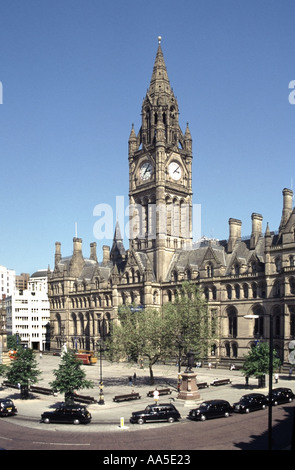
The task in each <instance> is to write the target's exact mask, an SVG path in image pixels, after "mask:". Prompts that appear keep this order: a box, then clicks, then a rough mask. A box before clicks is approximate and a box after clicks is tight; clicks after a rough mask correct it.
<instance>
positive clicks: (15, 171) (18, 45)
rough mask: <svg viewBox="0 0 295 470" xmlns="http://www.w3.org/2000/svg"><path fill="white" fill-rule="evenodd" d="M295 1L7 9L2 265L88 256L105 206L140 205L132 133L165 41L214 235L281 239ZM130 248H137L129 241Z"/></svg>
mask: <svg viewBox="0 0 295 470" xmlns="http://www.w3.org/2000/svg"><path fill="white" fill-rule="evenodd" d="M294 17H295V2H294V1H293V0H281V1H279V0H276V1H274V0H246V1H242V0H182V1H181V2H180V1H176V0H149V2H146V1H143V0H124V1H123V0H106V1H103V0H1V4H0V82H1V84H2V104H0V159H1V184H0V196H1V199H0V200H1V220H0V227H1V229H0V264H1V265H4V266H7V267H9V268H11V269H15V270H16V272H17V274H19V273H21V272H29V273H33V272H34V271H36V270H37V269H42V268H44V267H45V268H47V266H48V265H50V267H51V268H53V266H54V251H55V242H56V241H59V242H61V249H62V255H63V256H68V255H70V254H71V253H72V245H73V242H72V241H73V237H74V236H75V223H77V228H78V232H77V233H78V236H79V237H81V238H82V239H83V254H84V256H86V257H87V256H88V255H89V244H90V243H91V242H92V241H96V242H97V244H98V250H97V252H98V257H99V259H101V257H102V250H101V246H102V245H103V244H108V245H110V244H111V242H112V240H108V239H107V240H102V241H101V240H96V239H95V236H94V233H93V228H94V224H95V222H96V220H97V217H95V216H94V215H93V210H94V207H95V206H96V205H97V204H101V203H104V204H109V205H110V206H112V207H113V208H114V209H115V202H116V196H124V197H125V202H126V205H127V203H128V137H129V134H130V130H131V125H132V123H134V126H135V130H136V132H138V130H139V128H140V124H141V115H140V113H141V104H142V99H143V98H144V96H145V93H146V90H147V88H148V86H149V82H150V78H151V74H152V68H153V64H154V60H155V55H156V51H157V37H158V35H161V36H162V50H163V53H164V57H165V62H166V66H167V70H168V75H169V79H170V83H171V86H172V87H173V89H174V93H175V95H176V96H177V99H178V104H179V108H180V124H181V127H182V129H183V130H185V126H186V122H189V126H190V131H191V134H192V138H193V155H194V160H193V191H194V196H193V202H194V203H195V204H201V208H202V229H201V230H202V234H203V235H206V236H209V237H216V238H220V239H224V238H227V237H228V219H229V218H230V217H234V218H238V219H241V220H242V235H249V234H250V232H251V214H252V212H258V213H261V214H262V215H263V230H265V227H266V223H267V222H269V225H270V229H271V230H276V229H277V228H278V226H279V223H280V217H281V212H282V190H283V188H285V187H291V185H292V184H293V183H292V181H293V179H294V181H295V171H294V156H295V139H294V123H295V105H292V104H290V102H289V100H288V96H289V93H290V91H291V90H290V89H289V88H288V85H289V82H290V81H291V80H295V67H294V62H295V61H294V43H295V41H294V40H295V28H294ZM126 247H128V243H126Z"/></svg>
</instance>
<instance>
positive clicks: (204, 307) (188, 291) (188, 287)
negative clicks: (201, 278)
mask: <svg viewBox="0 0 295 470" xmlns="http://www.w3.org/2000/svg"><path fill="white" fill-rule="evenodd" d="M163 311H164V315H165V318H166V323H167V325H168V326H169V338H170V341H169V347H170V356H173V357H177V358H178V360H179V361H180V360H181V358H183V357H184V356H186V355H187V354H188V352H190V351H191V352H192V353H193V354H194V356H195V360H198V359H203V358H205V357H207V355H208V351H209V348H210V346H211V344H212V343H213V341H214V339H215V338H216V333H217V330H218V329H217V318H216V317H212V318H211V317H209V314H208V304H207V300H206V299H205V297H204V295H203V291H202V290H201V289H200V288H199V287H198V286H196V285H195V284H193V283H192V282H184V283H183V284H182V285H181V287H180V288H179V289H177V292H176V296H175V300H174V302H172V303H171V302H170V303H167V304H165V305H164V307H163Z"/></svg>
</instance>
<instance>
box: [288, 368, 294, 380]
mask: <svg viewBox="0 0 295 470" xmlns="http://www.w3.org/2000/svg"><path fill="white" fill-rule="evenodd" d="M292 372H293V369H292V367H290V369H289V379H291V375H292Z"/></svg>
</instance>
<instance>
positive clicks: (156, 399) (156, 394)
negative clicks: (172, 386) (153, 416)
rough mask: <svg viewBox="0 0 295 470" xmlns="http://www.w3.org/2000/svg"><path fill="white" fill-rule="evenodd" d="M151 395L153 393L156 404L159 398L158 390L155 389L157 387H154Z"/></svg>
mask: <svg viewBox="0 0 295 470" xmlns="http://www.w3.org/2000/svg"><path fill="white" fill-rule="evenodd" d="M153 395H154V400H155V403H156V405H157V403H158V400H159V392H158V390H157V389H155V390H154V393H153Z"/></svg>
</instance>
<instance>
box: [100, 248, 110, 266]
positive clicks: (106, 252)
mask: <svg viewBox="0 0 295 470" xmlns="http://www.w3.org/2000/svg"><path fill="white" fill-rule="evenodd" d="M102 250H103V258H102V264H103V265H104V266H105V265H106V264H108V262H109V261H110V247H109V246H107V245H103V247H102Z"/></svg>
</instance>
